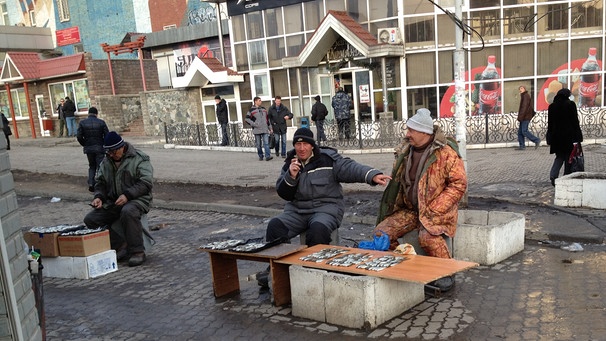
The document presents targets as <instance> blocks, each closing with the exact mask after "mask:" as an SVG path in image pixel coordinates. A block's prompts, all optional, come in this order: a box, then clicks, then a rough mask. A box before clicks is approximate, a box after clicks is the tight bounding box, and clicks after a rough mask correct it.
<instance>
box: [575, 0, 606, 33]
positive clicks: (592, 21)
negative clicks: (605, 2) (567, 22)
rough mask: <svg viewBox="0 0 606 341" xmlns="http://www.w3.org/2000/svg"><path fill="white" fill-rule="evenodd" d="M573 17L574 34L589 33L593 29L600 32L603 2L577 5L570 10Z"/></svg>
mask: <svg viewBox="0 0 606 341" xmlns="http://www.w3.org/2000/svg"><path fill="white" fill-rule="evenodd" d="M570 11H571V14H570V15H571V17H572V32H573V33H576V34H579V33H587V32H589V31H590V30H588V28H593V29H594V30H598V31H599V30H600V29H601V26H602V1H599V2H598V1H591V2H581V3H575V4H574V6H572V8H571V9H570Z"/></svg>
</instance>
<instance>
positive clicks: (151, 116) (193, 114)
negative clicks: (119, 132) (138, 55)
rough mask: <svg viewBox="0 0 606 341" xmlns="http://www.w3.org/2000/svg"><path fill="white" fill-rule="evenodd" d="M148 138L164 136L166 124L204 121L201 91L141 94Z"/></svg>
mask: <svg viewBox="0 0 606 341" xmlns="http://www.w3.org/2000/svg"><path fill="white" fill-rule="evenodd" d="M141 103H142V109H143V124H144V126H145V134H146V135H147V136H164V123H168V124H174V123H179V122H183V123H189V124H192V123H196V122H201V121H202V102H201V98H200V89H197V88H196V89H179V90H177V89H173V90H161V91H153V92H145V93H142V94H141Z"/></svg>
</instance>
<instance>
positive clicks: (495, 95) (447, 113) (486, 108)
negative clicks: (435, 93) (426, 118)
mask: <svg viewBox="0 0 606 341" xmlns="http://www.w3.org/2000/svg"><path fill="white" fill-rule="evenodd" d="M495 62H496V58H495V56H488V60H487V63H486V65H485V66H479V67H475V68H473V69H471V73H470V72H465V84H466V85H465V92H466V94H465V110H466V112H470V113H471V115H486V114H488V115H494V114H500V113H501V69H500V68H498V67H496V66H495V64H496V63H495ZM470 74H471V77H472V78H473V80H474V81H478V82H477V83H471V84H470V83H469V75H470ZM479 81H486V82H481V83H480V82H479ZM470 91H471V95H470V96H468V93H469V92H470ZM454 112H455V87H454V85H452V86H450V87H448V89H447V90H446V92H445V93H444V97H442V102H441V103H440V117H452V116H454Z"/></svg>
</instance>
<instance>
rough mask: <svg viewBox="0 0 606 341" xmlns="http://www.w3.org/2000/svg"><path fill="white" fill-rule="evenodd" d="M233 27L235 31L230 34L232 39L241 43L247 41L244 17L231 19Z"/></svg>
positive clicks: (237, 16) (238, 16)
mask: <svg viewBox="0 0 606 341" xmlns="http://www.w3.org/2000/svg"><path fill="white" fill-rule="evenodd" d="M230 21H231V25H232V27H233V30H232V31H231V32H229V34H230V37H232V39H233V40H234V42H236V43H237V42H240V41H245V40H246V35H245V33H246V29H245V28H244V16H243V15H236V16H233V17H231V18H230Z"/></svg>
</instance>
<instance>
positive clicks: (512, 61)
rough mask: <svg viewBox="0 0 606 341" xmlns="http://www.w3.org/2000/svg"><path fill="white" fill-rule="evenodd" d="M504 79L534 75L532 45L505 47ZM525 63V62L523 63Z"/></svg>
mask: <svg viewBox="0 0 606 341" xmlns="http://www.w3.org/2000/svg"><path fill="white" fill-rule="evenodd" d="M503 54H504V56H503V59H504V61H505V64H504V66H503V77H504V78H507V77H524V76H530V75H533V74H534V47H533V45H531V44H517V45H505V46H504V47H503ZM521 61H523V62H521Z"/></svg>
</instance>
